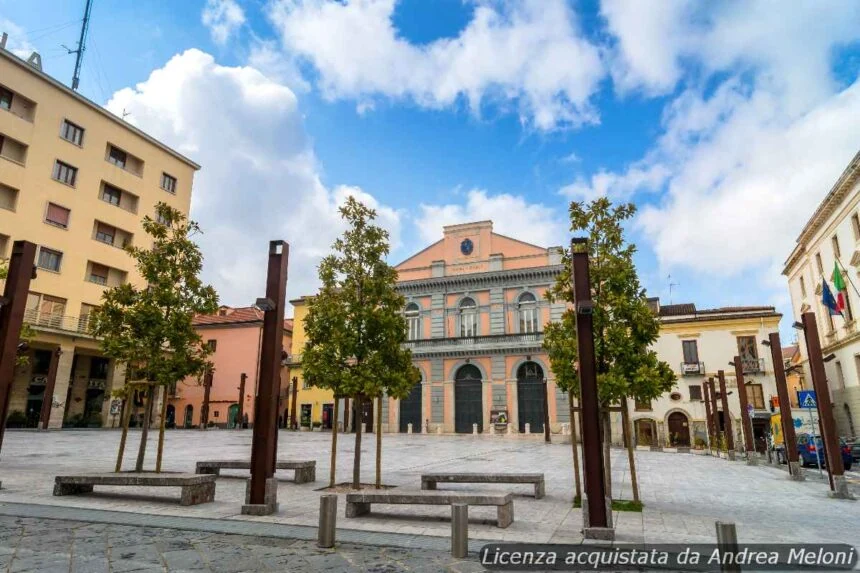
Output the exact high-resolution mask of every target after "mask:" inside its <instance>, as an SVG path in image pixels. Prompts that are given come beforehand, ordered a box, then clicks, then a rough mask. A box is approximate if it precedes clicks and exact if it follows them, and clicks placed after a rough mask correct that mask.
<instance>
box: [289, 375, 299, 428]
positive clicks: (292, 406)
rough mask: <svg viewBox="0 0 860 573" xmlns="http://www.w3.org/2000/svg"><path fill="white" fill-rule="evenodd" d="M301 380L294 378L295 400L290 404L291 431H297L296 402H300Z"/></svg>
mask: <svg viewBox="0 0 860 573" xmlns="http://www.w3.org/2000/svg"><path fill="white" fill-rule="evenodd" d="M298 393H299V379H298V378H297V377H295V376H293V400H292V401H291V402H290V429H291V430H296V429H298V426H296V402H298V399H297V398H298Z"/></svg>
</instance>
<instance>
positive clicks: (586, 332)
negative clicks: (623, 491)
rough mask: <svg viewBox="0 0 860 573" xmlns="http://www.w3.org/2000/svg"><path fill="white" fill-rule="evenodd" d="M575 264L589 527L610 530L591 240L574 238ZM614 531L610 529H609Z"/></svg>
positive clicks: (581, 413)
mask: <svg viewBox="0 0 860 573" xmlns="http://www.w3.org/2000/svg"><path fill="white" fill-rule="evenodd" d="M570 250H571V255H572V256H571V258H572V263H573V265H572V266H573V268H572V275H573V277H572V280H573V292H574V300H575V303H576V342H577V350H578V357H579V380H580V404H579V406H580V417H581V419H582V451H583V463H584V466H585V467H584V474H585V495H586V496H587V500H586V503H587V508H584V509H586V511H587V512H588V514H587V517H588V526H587V528H586V538H588V535H587V532H588V529H591V528H602V529H608V528H610V527H611V525H610V521H609V519H610V516H609V514H608V512H607V509H606V505H607V503H606V484H604V482H603V473H604V467H603V452H602V449H603V448H602V446H601V443H600V403H599V401H598V395H597V364H596V360H595V357H594V326H593V320H594V317H593V312H594V303H593V302H592V300H591V280H590V277H589V271H588V242H587V239H584V238H575V239H573V240H572V241H571V245H570ZM610 531H611V530H610Z"/></svg>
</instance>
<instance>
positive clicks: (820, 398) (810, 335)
mask: <svg viewBox="0 0 860 573" xmlns="http://www.w3.org/2000/svg"><path fill="white" fill-rule="evenodd" d="M802 320H803V333H804V335H805V336H806V351H807V353H808V357H809V369H810V371H811V372H812V384H813V386H814V387H815V401H816V402H817V404H818V420H819V423H820V424H821V431H822V436H821V440H822V442H823V444H824V455H825V462H826V464H827V473H828V474H829V476H830V489H831V490H833V494H832V495H834V496H836V497H845V496H846V494H847V496H850V495H851V494H850V493H849V492H848V485H847V483H846V482H845V476H844V468H843V466H842V449H841V448H840V447H839V437H838V436H837V435H836V428H835V427H834V426H835V424H834V421H833V404H831V402H830V390H829V389H828V387H827V376H826V374H825V372H824V359H823V356H822V355H821V341H820V340H819V338H818V325H817V324H816V321H815V313H813V312H804V313H803V316H802Z"/></svg>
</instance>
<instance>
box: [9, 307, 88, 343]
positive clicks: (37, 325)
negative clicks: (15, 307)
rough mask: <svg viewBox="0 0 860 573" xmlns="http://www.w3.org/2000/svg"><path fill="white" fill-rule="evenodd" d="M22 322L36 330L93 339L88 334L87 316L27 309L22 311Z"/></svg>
mask: <svg viewBox="0 0 860 573" xmlns="http://www.w3.org/2000/svg"><path fill="white" fill-rule="evenodd" d="M24 322H26V323H27V324H29V325H30V326H31V327H32V328H34V329H36V330H47V331H53V332H57V331H59V332H73V333H75V334H77V335H79V336H88V337H91V338H94V337H93V335H92V334H90V317H88V316H64V315H60V314H54V313H47V312H40V311H39V309H35V308H28V309H27V310H25V311H24Z"/></svg>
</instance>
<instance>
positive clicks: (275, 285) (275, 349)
mask: <svg viewBox="0 0 860 573" xmlns="http://www.w3.org/2000/svg"><path fill="white" fill-rule="evenodd" d="M288 260H289V245H287V243H286V242H284V241H271V242H270V243H269V265H268V275H267V279H266V299H267V301H266V302H267V303H268V304H271V305H272V306H273V308H270V309H268V310H266V311H265V314H264V317H263V343H262V348H261V352H260V373H259V377H258V382H257V388H258V392H257V394H258V396H257V406H256V412H255V415H254V437H253V442H252V446H251V482H250V492H249V499H248V504H249V505H256V506H270V505H271V503H267V501H270V500H267V499H266V483H267V481H268V480H269V479H271V478H272V477H273V476H274V470H275V468H274V465H275V463H274V462H275V454H276V448H277V445H276V444H277V432H278V428H277V426H278V412H277V408H278V392H279V386H280V384H279V379H280V378H279V377H280V371H281V355H282V353H283V351H284V340H283V336H284V309H285V306H286V298H287V294H286V291H287V262H288Z"/></svg>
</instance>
